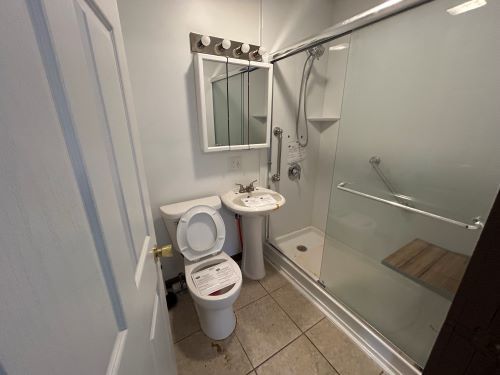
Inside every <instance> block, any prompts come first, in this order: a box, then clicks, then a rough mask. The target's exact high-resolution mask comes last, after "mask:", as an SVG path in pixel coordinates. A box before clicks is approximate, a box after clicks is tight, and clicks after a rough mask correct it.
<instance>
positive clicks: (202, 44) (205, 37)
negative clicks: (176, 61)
mask: <svg viewBox="0 0 500 375" xmlns="http://www.w3.org/2000/svg"><path fill="white" fill-rule="evenodd" d="M210 42H211V40H210V37H209V36H208V35H203V36H202V37H201V38H200V40H199V41H198V47H199V48H202V49H203V48H205V47H208V46H209V45H210Z"/></svg>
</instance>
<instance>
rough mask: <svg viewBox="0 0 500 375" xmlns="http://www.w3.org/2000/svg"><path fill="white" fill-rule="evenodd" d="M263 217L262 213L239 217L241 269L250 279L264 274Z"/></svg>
mask: <svg viewBox="0 0 500 375" xmlns="http://www.w3.org/2000/svg"><path fill="white" fill-rule="evenodd" d="M264 218H265V216H264V215H256V216H243V217H242V218H241V224H242V225H241V227H242V228H241V229H242V232H243V259H242V261H241V269H242V271H243V274H244V275H245V276H246V277H248V278H249V279H252V280H260V279H262V278H263V277H264V276H266V270H265V268H264V251H263V248H262V241H263V240H264V239H263V236H262V230H263V228H264Z"/></svg>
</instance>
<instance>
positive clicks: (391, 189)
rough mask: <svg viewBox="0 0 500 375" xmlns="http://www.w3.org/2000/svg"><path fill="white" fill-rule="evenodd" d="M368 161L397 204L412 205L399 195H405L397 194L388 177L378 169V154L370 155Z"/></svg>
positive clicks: (379, 160)
mask: <svg viewBox="0 0 500 375" xmlns="http://www.w3.org/2000/svg"><path fill="white" fill-rule="evenodd" d="M369 162H370V165H371V166H372V168H373V169H374V170H375V172H376V173H377V175H378V177H379V178H380V180H381V181H382V183H383V184H384V185H385V187H386V188H387V190H389V192H390V193H391V195H392V196H393V197H394V199H395V200H396V201H397V202H398V203H399V204H403V205H405V206H408V207H412V204H411V203H410V202H408V201H407V200H406V199H403V198H401V197H405V196H404V195H402V194H399V193H398V192H397V190H396V189H395V188H394V186H393V185H392V184H391V182H390V181H389V179H388V178H387V177H386V175H385V174H384V173H383V172H382V170H381V169H380V167H379V166H380V162H381V159H380V156H372V157H371V158H370V160H369Z"/></svg>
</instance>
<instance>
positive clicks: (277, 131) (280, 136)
mask: <svg viewBox="0 0 500 375" xmlns="http://www.w3.org/2000/svg"><path fill="white" fill-rule="evenodd" d="M273 134H274V135H275V136H276V138H278V160H277V163H276V164H277V165H276V173H275V174H273V175H272V177H271V181H272V182H278V181H279V180H280V179H281V147H282V146H283V129H281V128H280V127H278V126H277V127H275V128H274V130H273Z"/></svg>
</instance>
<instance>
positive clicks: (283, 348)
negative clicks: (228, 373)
mask: <svg viewBox="0 0 500 375" xmlns="http://www.w3.org/2000/svg"><path fill="white" fill-rule="evenodd" d="M301 336H305V335H304V334H303V333H301V334H300V335H298V336H297V337H296V338H294V339H293V340H292V341H290V342H289V343H288V344H286V345H285V346H284V347H282V348H281V349H280V350H278V351H277V352H276V353H273V354H271V355H270V356H269V358H266V360H264V361H263V362H262V363H260V364H259V365H258V366H257V367H255V368H254V370H257V369H258V368H259V367H260V366H262V365H263V364H264V363H266V362H268V361H269V360H271V359H272V358H273V357H274V356H276V355H277V354H279V353H281V352H282V351H283V350H285V349H286V348H287V347H289V346H290V345H292V344H293V343H294V342H295V341H297V340H298V339H299V338H300V337H301Z"/></svg>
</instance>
